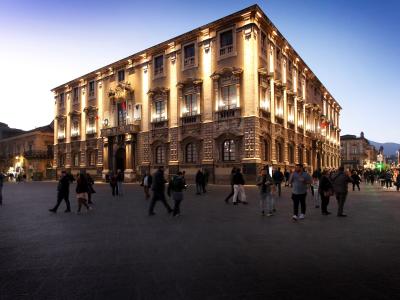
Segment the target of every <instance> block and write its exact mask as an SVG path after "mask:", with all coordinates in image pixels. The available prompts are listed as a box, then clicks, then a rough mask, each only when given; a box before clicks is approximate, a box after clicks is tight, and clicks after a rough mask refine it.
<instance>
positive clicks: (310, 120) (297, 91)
mask: <svg viewBox="0 0 400 300" xmlns="http://www.w3.org/2000/svg"><path fill="white" fill-rule="evenodd" d="M53 92H54V94H55V100H56V101H55V103H56V105H55V123H54V124H55V126H54V132H55V135H54V145H55V148H54V167H55V168H56V169H57V171H58V172H60V171H61V169H68V170H71V171H72V172H77V171H79V170H84V171H86V172H89V173H91V174H92V175H94V176H97V177H100V176H102V175H103V176H104V175H105V174H108V173H109V172H110V171H113V172H115V171H116V170H117V169H122V170H124V172H125V175H126V176H125V178H126V180H134V179H135V178H136V177H137V176H138V175H141V174H143V172H144V171H145V170H150V171H152V170H154V169H155V168H156V167H157V166H160V165H163V166H165V167H166V170H167V173H170V174H173V173H176V172H177V170H178V169H184V170H185V171H186V174H187V178H188V180H191V179H192V178H193V177H194V174H195V172H196V171H197V170H198V169H199V168H204V169H207V170H208V172H209V174H210V180H211V181H216V182H227V181H228V178H229V173H230V170H231V168H232V167H233V166H238V167H241V168H243V172H244V174H245V176H246V178H247V179H248V180H254V179H255V176H256V173H257V170H258V169H259V168H260V167H261V166H262V165H264V164H272V165H274V166H281V167H285V166H294V164H295V163H304V164H305V165H306V166H307V167H309V168H311V169H314V168H316V167H337V166H338V165H339V155H340V153H339V132H340V129H339V113H340V110H341V107H340V106H339V104H338V103H337V102H336V101H335V100H334V99H333V97H332V96H331V95H330V93H329V92H328V91H327V89H326V88H325V87H324V86H323V84H322V83H321V82H320V81H319V80H318V78H317V77H316V76H315V75H314V74H313V72H312V71H311V70H310V69H309V68H308V67H307V65H306V64H305V63H304V61H303V60H302V59H301V58H300V57H299V55H298V54H297V53H296V51H295V50H294V49H293V48H292V47H291V46H290V44H289V43H288V42H287V41H286V40H285V38H284V37H283V36H282V35H281V34H280V33H279V31H278V29H277V28H276V27H275V26H274V25H273V24H272V23H271V21H270V20H269V19H268V18H267V17H266V16H265V14H264V13H263V12H262V10H261V9H260V8H259V7H258V6H257V5H255V6H251V7H249V8H246V9H244V10H242V11H239V12H237V13H234V14H232V15H229V16H227V17H224V18H222V19H219V20H217V21H215V22H212V23H210V24H207V25H204V26H202V27H199V28H197V29H195V30H192V31H190V32H187V33H185V34H183V35H180V36H178V37H175V38H173V39H170V40H168V41H166V42H163V43H161V44H158V45H156V46H154V47H151V48H149V49H146V50H143V51H141V52H139V53H136V54H133V55H131V56H129V57H127V58H125V59H122V60H120V61H117V62H114V63H112V64H110V65H107V66H105V67H102V68H100V69H98V70H95V71H93V72H91V73H89V74H86V75H84V76H82V77H79V78H77V79H74V80H72V81H70V82H67V83H65V84H63V85H61V86H58V87H56V88H54V89H53Z"/></svg>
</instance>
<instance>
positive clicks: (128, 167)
mask: <svg viewBox="0 0 400 300" xmlns="http://www.w3.org/2000/svg"><path fill="white" fill-rule="evenodd" d="M132 154H133V153H132V135H131V134H130V133H127V134H126V135H125V171H124V175H125V176H124V177H125V182H132V181H133V180H134V179H135V171H134V170H133V164H132Z"/></svg>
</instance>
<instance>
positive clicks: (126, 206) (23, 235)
mask: <svg viewBox="0 0 400 300" xmlns="http://www.w3.org/2000/svg"><path fill="white" fill-rule="evenodd" d="M95 188H96V190H97V194H95V195H94V200H95V202H96V204H95V208H94V210H93V211H91V212H89V213H88V214H87V213H83V214H82V215H76V214H75V213H73V214H65V213H64V212H63V211H64V208H65V205H64V204H62V206H61V209H60V210H59V212H58V213H57V214H51V213H49V212H48V211H47V209H48V208H50V207H52V206H53V205H54V202H55V190H56V183H52V182H43V183H25V184H20V185H17V184H6V185H5V187H4V198H5V199H4V202H5V203H4V206H2V207H0V269H1V272H0V299H1V300H8V299H400V193H396V192H384V191H381V190H380V189H378V188H376V187H374V188H372V187H368V186H367V187H365V186H362V189H363V190H362V191H361V192H351V193H350V196H349V199H348V203H347V205H346V212H347V213H348V214H349V217H348V218H337V217H336V216H335V215H331V216H328V217H324V216H321V215H320V214H319V211H318V210H316V209H315V208H313V207H312V205H311V204H312V202H311V201H310V200H308V204H309V206H308V214H307V218H306V220H304V221H302V222H298V223H293V222H292V221H291V219H290V217H291V202H290V201H289V190H288V189H285V190H284V195H283V197H282V199H281V200H279V202H278V204H277V209H278V212H277V215H276V216H274V217H271V218H267V217H261V216H260V215H259V211H258V197H257V195H258V194H257V190H256V189H255V187H246V191H247V195H248V198H249V201H250V205H248V206H243V205H241V206H233V205H226V204H225V203H224V201H223V196H224V195H226V193H227V192H228V190H229V187H228V186H210V192H209V193H208V194H207V195H203V196H195V195H194V192H193V187H191V188H190V189H189V191H188V192H187V193H186V199H185V201H184V203H183V204H182V212H183V215H182V216H181V217H179V218H172V217H170V216H168V215H167V213H166V211H165V209H164V207H162V206H161V205H160V203H158V204H157V206H156V213H157V215H156V216H154V217H148V216H147V209H148V202H147V201H146V200H145V199H144V197H143V193H142V190H141V188H140V186H138V185H126V186H125V191H126V196H124V197H122V198H119V199H116V198H114V199H113V198H111V196H109V194H110V190H109V186H108V185H106V184H96V185H95ZM71 190H74V186H72V187H71ZM71 198H72V199H74V200H75V198H74V197H71ZM72 204H73V206H72V207H73V209H74V210H75V209H76V202H75V201H72ZM335 209H336V204H335V203H334V204H333V205H330V210H331V211H332V212H334V211H335Z"/></svg>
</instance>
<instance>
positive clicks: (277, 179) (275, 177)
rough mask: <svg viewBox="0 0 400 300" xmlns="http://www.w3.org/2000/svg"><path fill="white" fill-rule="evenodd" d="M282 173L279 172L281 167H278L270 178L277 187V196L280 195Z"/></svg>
mask: <svg viewBox="0 0 400 300" xmlns="http://www.w3.org/2000/svg"><path fill="white" fill-rule="evenodd" d="M283 178H284V177H283V174H282V172H281V168H278V169H277V170H275V172H274V173H273V174H272V179H273V180H274V182H275V186H276V188H277V189H278V196H279V197H280V196H281V190H282V181H283Z"/></svg>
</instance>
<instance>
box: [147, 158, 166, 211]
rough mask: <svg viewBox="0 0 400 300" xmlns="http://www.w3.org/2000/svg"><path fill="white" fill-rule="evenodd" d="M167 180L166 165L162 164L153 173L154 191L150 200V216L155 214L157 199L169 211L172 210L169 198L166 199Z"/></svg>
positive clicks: (152, 188)
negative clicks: (165, 175) (165, 176)
mask: <svg viewBox="0 0 400 300" xmlns="http://www.w3.org/2000/svg"><path fill="white" fill-rule="evenodd" d="M166 182H167V181H166V180H165V178H164V167H162V166H160V167H159V168H158V170H157V171H156V172H155V173H154V175H153V183H152V185H151V190H152V191H153V198H152V199H151V202H150V208H149V216H153V215H155V213H154V207H155V206H156V202H157V201H161V202H162V204H164V206H165V208H166V209H167V211H168V213H171V212H172V208H171V207H170V206H169V204H168V202H167V200H166V199H165V183H166Z"/></svg>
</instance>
